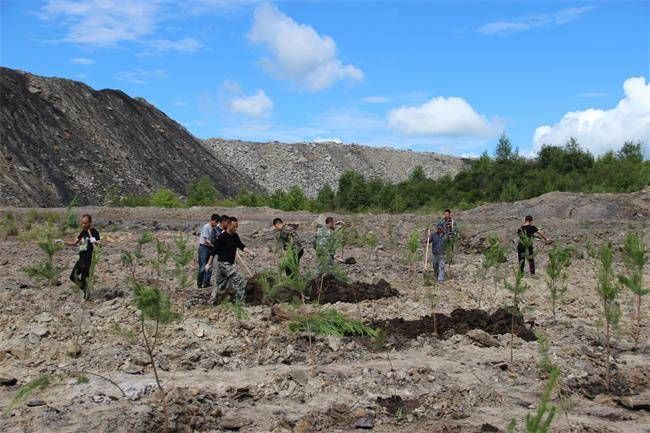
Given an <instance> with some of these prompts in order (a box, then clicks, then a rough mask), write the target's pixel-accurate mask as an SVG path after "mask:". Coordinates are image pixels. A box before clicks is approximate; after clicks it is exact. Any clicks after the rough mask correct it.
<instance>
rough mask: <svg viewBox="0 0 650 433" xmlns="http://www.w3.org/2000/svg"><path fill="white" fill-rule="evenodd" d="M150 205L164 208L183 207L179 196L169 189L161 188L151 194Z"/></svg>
mask: <svg viewBox="0 0 650 433" xmlns="http://www.w3.org/2000/svg"><path fill="white" fill-rule="evenodd" d="M151 205H152V206H156V207H164V208H178V207H183V202H182V201H181V198H180V197H179V196H178V194H176V193H175V192H174V191H172V190H171V189H167V188H161V189H159V190H158V191H156V192H154V193H153V194H152V196H151Z"/></svg>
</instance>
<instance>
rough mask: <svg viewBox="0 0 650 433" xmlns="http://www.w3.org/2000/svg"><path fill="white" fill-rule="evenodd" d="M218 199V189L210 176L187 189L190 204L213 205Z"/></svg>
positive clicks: (188, 203)
mask: <svg viewBox="0 0 650 433" xmlns="http://www.w3.org/2000/svg"><path fill="white" fill-rule="evenodd" d="M216 200H217V190H216V188H215V187H214V184H213V183H212V180H210V178H209V177H208V176H203V177H202V178H201V179H199V180H197V181H196V182H193V183H191V184H190V186H189V187H188V189H187V205H188V206H211V205H213V204H214V203H215V201H216Z"/></svg>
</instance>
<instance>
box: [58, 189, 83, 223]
mask: <svg viewBox="0 0 650 433" xmlns="http://www.w3.org/2000/svg"><path fill="white" fill-rule="evenodd" d="M77 206H79V196H78V195H76V194H75V196H74V197H73V198H72V200H70V203H68V206H66V208H65V216H64V217H63V223H62V227H61V228H62V230H63V231H65V230H67V229H77V228H79V217H78V216H77V213H76V212H75V211H74V210H73V208H75V207H77Z"/></svg>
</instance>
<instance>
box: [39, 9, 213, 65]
mask: <svg viewBox="0 0 650 433" xmlns="http://www.w3.org/2000/svg"><path fill="white" fill-rule="evenodd" d="M172 5H173V2H168V1H167V0H146V1H141V0H89V1H81V0H48V1H47V2H46V3H45V4H44V5H43V7H42V8H41V9H40V11H39V16H40V18H41V19H43V20H45V21H49V22H53V23H56V24H57V25H59V26H61V27H63V28H64V29H65V31H66V34H65V36H64V37H63V38H62V39H61V40H62V41H64V42H71V43H75V44H81V45H90V46H99V47H105V46H116V45H118V44H119V43H121V42H137V43H140V44H143V45H145V46H147V47H150V48H151V49H153V50H154V52H166V51H177V52H196V51H198V50H200V49H201V48H202V47H203V44H201V43H200V42H199V41H197V40H196V39H193V38H188V37H186V38H182V39H178V40H170V39H151V38H150V36H151V35H152V34H153V33H155V32H156V30H158V25H159V23H160V21H162V20H164V19H165V17H169V16H172V15H173V14H172V12H171V11H170V10H169V8H170V7H171V6H172Z"/></svg>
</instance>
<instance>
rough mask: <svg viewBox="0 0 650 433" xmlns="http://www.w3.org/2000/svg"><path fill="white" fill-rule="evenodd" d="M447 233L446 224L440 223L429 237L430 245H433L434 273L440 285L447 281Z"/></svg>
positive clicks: (432, 262) (432, 263) (432, 261)
mask: <svg viewBox="0 0 650 433" xmlns="http://www.w3.org/2000/svg"><path fill="white" fill-rule="evenodd" d="M446 239H447V233H446V232H445V224H444V223H443V222H439V223H438V224H437V225H436V231H435V232H432V233H431V235H430V236H429V243H430V244H431V265H432V266H433V272H434V274H435V275H436V278H437V279H438V282H439V283H442V282H443V281H445V240H446Z"/></svg>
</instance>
